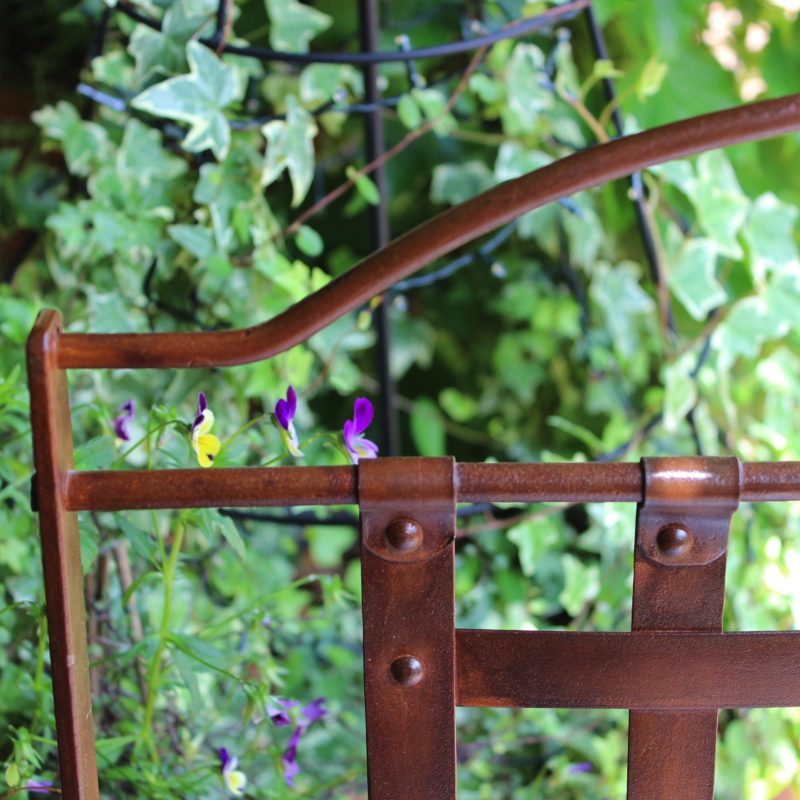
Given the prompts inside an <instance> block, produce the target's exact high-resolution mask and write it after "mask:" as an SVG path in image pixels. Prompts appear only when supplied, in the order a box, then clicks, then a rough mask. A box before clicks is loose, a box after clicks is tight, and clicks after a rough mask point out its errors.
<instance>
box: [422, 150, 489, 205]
mask: <svg viewBox="0 0 800 800" xmlns="http://www.w3.org/2000/svg"><path fill="white" fill-rule="evenodd" d="M494 183H495V180H494V175H493V174H492V171H491V170H490V169H489V167H487V166H486V164H484V163H483V161H467V162H466V163H463V164H439V165H438V166H437V167H436V168H435V169H434V170H433V180H432V181H431V201H432V202H434V203H437V204H439V205H456V204H457V203H461V202H463V201H464V200H469V198H470V197H474V196H475V195H476V194H480V193H481V192H484V191H486V190H487V189H488V188H490V187H491V186H493V185H494Z"/></svg>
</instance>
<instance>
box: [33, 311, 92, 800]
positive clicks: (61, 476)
mask: <svg viewBox="0 0 800 800" xmlns="http://www.w3.org/2000/svg"><path fill="white" fill-rule="evenodd" d="M60 330H61V317H60V316H59V314H58V313H57V312H54V311H47V312H43V313H42V314H40V315H39V318H38V320H37V323H36V326H35V327H34V329H33V332H32V333H31V336H30V338H29V339H28V382H29V384H30V392H31V423H32V427H33V460H34V465H35V467H36V476H37V481H36V482H37V491H38V495H39V497H38V501H39V504H38V510H39V529H40V533H41V539H42V565H43V569H44V583H45V599H46V603H47V625H48V631H49V638H50V662H51V665H52V676H53V695H54V698H55V715H56V729H57V735H58V745H59V746H58V760H59V767H60V771H61V791H62V794H63V796H64V797H65V798H70V799H71V800H97V798H98V797H99V789H98V783H97V764H96V760H95V751H94V730H93V721H94V720H93V717H92V700H91V695H90V690H89V662H88V658H87V642H86V612H85V608H84V601H83V570H82V569H81V549H80V536H79V533H78V519H77V515H76V514H73V513H69V512H67V511H66V506H65V502H64V494H65V478H66V475H67V472H68V471H69V470H70V469H71V467H72V457H73V447H72V424H71V422H70V415H69V396H68V394H67V376H66V373H65V372H64V371H63V370H60V369H58V368H57V367H56V365H55V346H56V342H57V340H58V336H59V333H60Z"/></svg>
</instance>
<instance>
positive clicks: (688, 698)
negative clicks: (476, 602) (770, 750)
mask: <svg viewBox="0 0 800 800" xmlns="http://www.w3.org/2000/svg"><path fill="white" fill-rule="evenodd" d="M798 665H800V632H796V631H788V632H779V633H776V632H770V633H726V634H714V633H693V632H676V633H648V632H642V631H640V632H637V633H576V632H572V631H479V630H458V631H456V704H457V705H459V706H494V707H523V708H630V709H659V710H673V711H674V710H679V709H718V708H767V707H780V706H800V682H799V681H797V680H796V679H795V680H791V679H788V678H790V676H795V675H796V674H797V670H798Z"/></svg>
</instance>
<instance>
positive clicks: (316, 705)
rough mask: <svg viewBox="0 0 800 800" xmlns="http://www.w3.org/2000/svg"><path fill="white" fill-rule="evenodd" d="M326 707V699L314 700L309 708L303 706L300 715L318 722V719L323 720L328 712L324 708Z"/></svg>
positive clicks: (310, 720)
mask: <svg viewBox="0 0 800 800" xmlns="http://www.w3.org/2000/svg"><path fill="white" fill-rule="evenodd" d="M324 705H325V698H324V697H318V698H317V699H316V700H312V701H311V702H310V703H309V704H308V705H307V706H303V708H302V709H301V710H300V713H301V714H302V715H303V716H304V717H305V718H306V719H307V720H308V721H309V723H311V722H316V721H317V720H318V719H322V718H323V717H324V716H325V714H326V711H325V709H324V708H323V706H324Z"/></svg>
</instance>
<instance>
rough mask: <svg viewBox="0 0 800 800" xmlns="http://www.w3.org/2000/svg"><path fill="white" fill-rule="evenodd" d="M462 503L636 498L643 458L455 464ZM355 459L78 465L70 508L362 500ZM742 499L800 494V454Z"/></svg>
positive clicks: (761, 476)
mask: <svg viewBox="0 0 800 800" xmlns="http://www.w3.org/2000/svg"><path fill="white" fill-rule="evenodd" d="M455 469H456V484H457V487H458V488H457V495H458V497H457V499H458V502H459V503H485V502H504V501H508V502H517V503H539V502H545V501H549V502H568V503H570V502H587V503H609V502H633V503H637V502H639V501H640V500H641V499H642V496H643V494H642V493H643V488H642V487H643V481H642V473H641V467H640V466H639V463H638V462H630V463H622V464H608V463H592V462H589V463H584V464H575V463H567V464H482V463H481V464H468V463H467V464H456V467H455ZM357 480H358V479H357V474H356V469H355V468H354V467H221V468H216V467H215V468H214V469H211V470H201V469H174V470H125V471H113V472H110V471H94V472H92V471H71V472H69V473H68V474H67V479H66V490H65V495H66V498H65V502H66V507H67V508H68V509H69V510H70V511H90V510H93V511H122V510H126V509H128V510H133V509H142V508H146V509H147V508H216V507H219V506H230V507H234V506H239V507H248V506H252V507H256V506H291V505H320V506H322V505H340V504H345V503H356V502H357V499H358V495H357V489H356V487H357ZM741 499H742V500H743V501H771V500H800V461H782V462H780V463H777V464H758V463H754V464H748V463H745V464H742V495H741Z"/></svg>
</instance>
